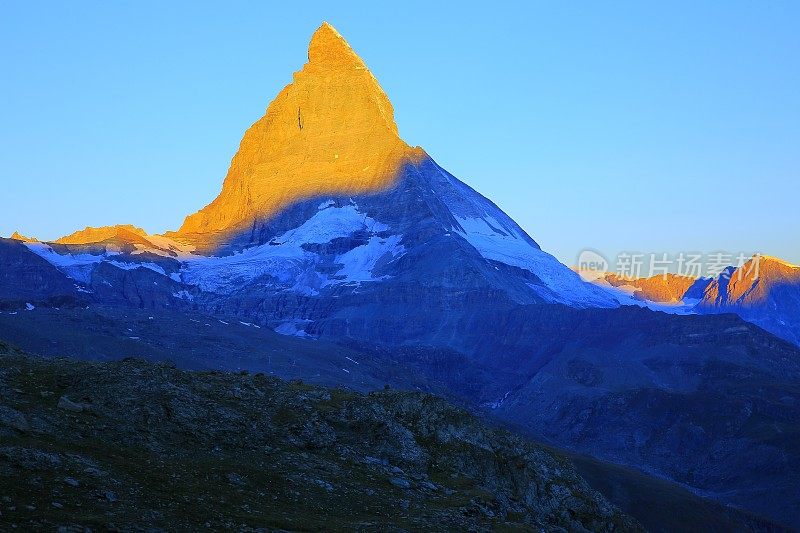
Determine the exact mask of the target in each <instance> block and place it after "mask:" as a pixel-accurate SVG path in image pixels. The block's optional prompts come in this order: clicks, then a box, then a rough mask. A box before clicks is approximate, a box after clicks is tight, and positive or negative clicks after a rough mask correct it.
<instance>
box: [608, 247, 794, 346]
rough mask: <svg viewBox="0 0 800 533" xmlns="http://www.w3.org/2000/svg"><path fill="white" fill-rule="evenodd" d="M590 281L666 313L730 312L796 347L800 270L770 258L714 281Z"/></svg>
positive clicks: (749, 263)
mask: <svg viewBox="0 0 800 533" xmlns="http://www.w3.org/2000/svg"><path fill="white" fill-rule="evenodd" d="M593 278H594V282H595V283H596V284H597V285H598V286H602V287H606V288H609V289H610V290H611V291H612V292H614V293H616V294H617V297H618V299H619V300H620V301H621V302H624V301H625V297H628V298H632V299H633V300H634V303H641V304H643V305H646V306H647V305H651V304H652V305H651V306H652V307H654V308H656V309H660V310H663V311H667V312H679V313H699V314H718V313H735V314H737V315H739V316H740V317H742V318H743V319H745V320H747V321H748V322H752V323H753V324H757V325H758V326H761V327H762V328H764V329H765V330H767V331H769V332H771V333H774V334H775V335H777V336H779V337H781V338H783V339H786V340H788V341H790V342H793V343H795V344H797V345H798V346H800V266H797V265H793V264H791V263H788V262H786V261H783V260H781V259H778V258H775V257H769V256H763V255H759V256H754V257H753V258H751V259H750V260H749V261H747V262H745V263H744V264H742V265H741V266H738V267H736V266H730V267H728V268H726V269H724V270H723V271H722V272H721V273H720V274H719V275H718V276H716V277H714V278H692V277H687V276H679V275H676V274H666V275H657V276H652V277H649V278H633V279H631V278H628V277H621V276H619V275H617V274H614V273H605V274H603V275H602V276H593Z"/></svg>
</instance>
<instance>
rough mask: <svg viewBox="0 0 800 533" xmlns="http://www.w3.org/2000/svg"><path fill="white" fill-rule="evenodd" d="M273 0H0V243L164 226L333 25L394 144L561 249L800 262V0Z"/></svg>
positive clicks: (221, 164) (174, 221) (220, 173)
mask: <svg viewBox="0 0 800 533" xmlns="http://www.w3.org/2000/svg"><path fill="white" fill-rule="evenodd" d="M282 4H283V7H273V6H268V5H267V3H265V2H253V3H243V2H224V3H223V2H217V3H213V4H211V3H208V4H206V3H200V2H187V3H184V4H180V5H179V4H178V3H173V2H152V3H149V2H97V3H90V2H52V3H49V2H31V1H24V2H4V3H3V5H2V7H0V50H2V51H1V52H0V72H2V75H1V81H0V186H1V188H0V190H2V197H3V201H2V204H0V205H2V207H1V208H0V209H1V210H0V234H2V235H8V234H9V233H11V231H13V230H15V229H18V230H20V231H21V232H23V233H26V234H32V235H35V236H37V237H39V238H45V239H52V238H55V237H58V236H60V235H62V234H66V233H69V232H71V231H73V230H75V229H78V228H83V227H84V226H87V225H92V226H98V225H105V224H114V223H133V224H136V225H139V226H142V227H144V228H145V229H147V230H148V231H150V232H161V231H164V230H167V229H175V228H177V227H178V226H179V225H180V223H181V221H182V219H183V217H184V216H185V215H186V214H188V213H191V212H194V211H195V210H197V209H198V208H200V207H202V206H203V205H205V204H206V203H208V202H209V201H210V200H211V199H212V198H213V197H214V196H215V195H216V194H217V192H218V191H219V189H220V186H221V183H222V179H223V177H224V175H225V171H226V169H227V166H228V164H229V162H230V159H231V157H232V156H233V154H234V152H235V150H236V148H237V146H238V143H239V140H240V139H241V135H242V133H243V132H244V130H245V129H246V128H247V127H248V126H249V125H250V124H251V123H252V122H254V121H255V120H256V119H258V118H259V117H260V116H261V115H262V114H263V112H264V110H265V108H266V106H267V104H268V103H269V101H270V100H271V99H272V98H273V97H274V96H275V94H277V92H278V91H279V90H280V89H281V88H282V87H283V86H284V85H285V84H287V83H288V82H289V81H291V75H292V72H293V71H295V70H297V69H299V68H300V67H301V65H302V64H303V63H304V61H305V59H306V57H305V56H306V47H307V43H308V39H309V37H310V36H311V33H312V32H313V31H314V29H315V28H316V27H317V26H318V25H319V24H320V22H321V21H322V20H328V21H329V22H331V23H332V24H333V25H334V26H336V27H337V29H339V31H340V32H341V33H342V34H343V35H344V36H345V38H346V39H348V41H349V42H350V44H351V45H352V46H353V47H354V48H355V50H356V51H357V52H358V53H359V54H360V55H361V56H362V57H363V58H364V60H365V61H366V62H367V65H368V66H369V67H370V69H371V70H372V71H373V73H374V74H375V76H376V77H377V78H378V80H379V81H380V82H381V84H382V86H383V88H384V89H385V90H386V92H387V93H388V95H389V97H390V99H391V100H392V102H393V103H394V107H395V111H396V118H397V122H398V125H399V128H400V132H401V134H402V135H403V137H404V138H405V139H406V140H407V141H408V142H409V143H411V144H415V145H421V146H423V147H424V148H425V149H426V150H427V151H428V153H430V154H431V155H432V156H433V157H434V158H435V159H436V160H437V161H438V162H439V163H440V164H441V165H442V166H444V167H445V168H447V169H448V170H450V171H451V172H452V173H453V174H455V175H456V176H458V177H459V178H461V179H462V180H464V181H465V182H467V183H468V184H470V185H472V186H473V187H475V188H476V189H477V190H479V191H480V192H482V193H483V194H484V195H486V196H488V197H489V198H491V199H492V200H494V201H495V202H496V203H497V204H498V205H499V206H500V207H502V208H503V209H504V210H505V211H506V212H508V213H509V214H510V215H511V216H512V217H514V218H515V219H516V220H517V221H518V222H519V223H520V224H521V225H522V226H523V227H524V228H525V229H526V230H527V231H528V232H529V233H530V234H531V236H533V238H534V239H536V240H537V241H538V242H539V243H540V244H541V245H542V247H543V248H544V249H546V250H548V251H551V252H552V253H554V254H555V255H556V256H557V257H559V258H560V259H561V260H562V261H564V262H566V263H568V264H572V263H573V262H574V260H575V257H576V256H577V253H578V251H579V250H580V249H582V248H583V247H592V248H595V249H598V250H600V251H603V252H605V253H607V254H616V253H617V252H619V251H642V252H650V251H656V252H660V251H665V252H677V251H681V250H686V251H695V250H697V251H704V252H712V251H715V250H728V251H731V252H738V251H756V250H757V251H761V252H764V253H768V254H771V255H777V256H782V257H784V258H785V259H788V260H790V261H793V262H795V263H800V31H799V30H798V28H800V3H798V2H750V1H748V2H686V3H677V2H669V3H667V2H631V3H626V2H593V3H590V2H585V3H571V5H566V3H563V2H551V3H547V4H544V3H530V2H521V3H519V4H504V5H501V6H498V5H497V3H492V2H481V3H479V4H475V5H468V4H466V3H464V2H459V3H454V4H453V5H452V6H451V7H442V6H439V5H437V4H438V3H436V2H429V1H426V2H405V1H404V2H394V3H383V2H365V3H363V4H344V3H341V2H335V3H333V2H320V3H314V2H303V3H302V4H301V6H300V7H287V6H288V5H289V2H283V3H282ZM334 4H336V5H335V6H334ZM579 4H580V5H579ZM668 4H669V5H668Z"/></svg>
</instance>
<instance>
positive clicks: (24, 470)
mask: <svg viewBox="0 0 800 533" xmlns="http://www.w3.org/2000/svg"><path fill="white" fill-rule="evenodd" d="M0 354H1V355H0V362H1V363H2V365H1V367H2V371H0V395H1V396H0V400H1V401H0V443H2V444H0V472H1V473H2V476H0V480H2V481H0V483H1V484H2V487H1V488H0V492H1V493H2V495H1V496H2V501H1V502H0V513H2V514H1V515H0V524H2V528H3V529H5V528H9V527H13V526H14V525H16V526H17V527H18V528H19V529H20V530H31V529H35V530H41V529H44V530H46V529H51V528H57V527H59V526H72V527H77V526H80V527H90V528H93V529H105V528H117V529H120V530H147V529H149V528H157V529H165V530H191V529H196V528H199V527H211V528H215V529H222V528H224V529H234V530H250V529H251V528H252V529H258V528H264V529H267V530H269V529H272V528H282V529H291V530H297V529H301V530H323V529H324V530H341V529H346V530H352V529H358V530H379V531H391V530H420V529H425V530H461V531H466V530H485V529H496V528H500V529H508V530H531V529H535V530H543V531H562V530H569V531H584V530H591V531H636V530H640V529H641V528H640V526H639V525H638V524H637V523H636V522H635V521H634V520H632V519H631V518H629V517H627V516H625V515H623V514H622V513H621V512H620V511H619V510H617V509H616V508H614V507H613V506H612V505H610V504H609V503H608V502H607V501H606V500H604V499H603V497H602V496H600V494H599V493H597V492H595V491H593V490H592V489H590V488H589V486H588V485H587V484H586V482H585V481H583V479H581V478H580V477H579V476H578V475H577V474H576V472H575V470H574V469H573V467H572V465H571V464H570V463H569V462H567V461H565V460H563V459H559V458H556V457H554V456H553V455H551V454H550V453H548V452H547V451H546V450H544V449H543V448H541V447H539V446H537V445H534V444H532V443H530V442H527V441H525V440H523V439H520V438H518V437H516V436H513V435H512V434H510V433H507V432H503V431H499V430H494V429H489V428H487V427H486V426H484V425H483V424H481V423H480V422H478V421H477V420H476V419H474V418H473V417H471V416H470V415H469V414H467V413H466V412H465V411H462V410H460V409H457V408H454V407H452V406H450V405H449V404H447V403H446V402H445V401H443V400H440V399H438V398H436V397H433V396H430V395H425V394H420V393H407V392H395V391H382V392H377V393H372V394H369V395H361V394H358V393H355V392H350V391H346V390H344V389H324V388H320V387H314V386H310V385H305V384H302V383H300V382H284V381H281V380H278V379H275V378H272V377H268V376H265V375H262V374H255V375H252V374H231V373H223V372H187V371H181V370H177V369H175V368H174V367H172V366H171V365H169V364H166V363H162V364H151V363H146V362H144V361H142V360H138V359H127V360H124V361H119V362H112V363H86V362H77V361H69V360H61V359H42V358H37V357H32V356H29V355H25V354H23V353H21V352H17V351H15V350H13V349H10V348H8V347H6V346H5V345H2V344H0ZM78 530H80V529H78Z"/></svg>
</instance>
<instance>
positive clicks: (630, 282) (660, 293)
mask: <svg viewBox="0 0 800 533" xmlns="http://www.w3.org/2000/svg"><path fill="white" fill-rule="evenodd" d="M603 279H605V281H607V282H608V284H609V285H611V286H612V287H623V286H626V285H627V286H631V287H635V288H636V292H635V294H636V295H637V296H639V297H641V298H643V299H645V300H650V301H651V302H660V303H677V302H680V301H681V299H682V298H683V295H684V294H686V291H687V290H689V287H691V286H692V284H693V283H694V282H695V281H697V279H696V278H692V277H689V276H679V275H677V274H666V275H657V276H652V277H649V278H635V279H631V278H627V277H624V276H619V275H617V274H613V273H607V274H606V275H605V276H604V278H603Z"/></svg>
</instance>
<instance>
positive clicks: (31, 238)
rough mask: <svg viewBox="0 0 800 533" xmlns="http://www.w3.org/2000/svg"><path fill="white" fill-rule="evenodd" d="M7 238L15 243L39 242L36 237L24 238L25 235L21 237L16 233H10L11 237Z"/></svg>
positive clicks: (20, 234)
mask: <svg viewBox="0 0 800 533" xmlns="http://www.w3.org/2000/svg"><path fill="white" fill-rule="evenodd" d="M9 238H10V239H13V240H15V241H22V242H39V240H38V239H37V238H36V237H26V236H25V235H23V234H22V233H20V232H18V231H15V232H14V233H12V234H11V237H9Z"/></svg>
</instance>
